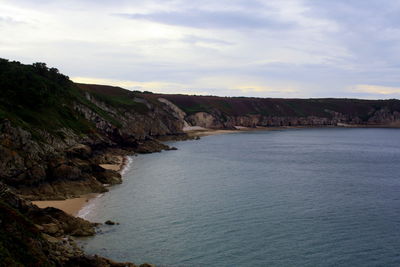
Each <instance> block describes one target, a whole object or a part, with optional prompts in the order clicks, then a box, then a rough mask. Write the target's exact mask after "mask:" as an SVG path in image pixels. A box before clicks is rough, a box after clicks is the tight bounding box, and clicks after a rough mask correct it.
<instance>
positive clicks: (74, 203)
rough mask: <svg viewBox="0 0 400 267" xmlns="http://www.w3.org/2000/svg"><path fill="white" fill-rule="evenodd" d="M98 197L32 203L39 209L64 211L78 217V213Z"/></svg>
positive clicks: (87, 196) (94, 194)
mask: <svg viewBox="0 0 400 267" xmlns="http://www.w3.org/2000/svg"><path fill="white" fill-rule="evenodd" d="M96 196H98V194H96V193H92V194H87V195H83V196H81V197H78V198H70V199H66V200H44V201H32V203H33V204H35V205H36V206H38V207H39V208H47V207H53V208H57V209H60V210H63V211H65V212H66V213H68V214H70V215H73V216H76V215H78V212H79V211H80V210H81V209H82V208H83V207H84V206H85V205H86V203H87V202H89V200H90V199H92V198H95V197H96Z"/></svg>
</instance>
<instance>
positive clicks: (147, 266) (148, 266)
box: [139, 262, 156, 267]
mask: <svg viewBox="0 0 400 267" xmlns="http://www.w3.org/2000/svg"><path fill="white" fill-rule="evenodd" d="M139 267H156V266H155V265H153V264H149V263H146V262H145V263H143V264H140V265H139Z"/></svg>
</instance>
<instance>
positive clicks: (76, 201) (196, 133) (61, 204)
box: [32, 125, 392, 218]
mask: <svg viewBox="0 0 400 267" xmlns="http://www.w3.org/2000/svg"><path fill="white" fill-rule="evenodd" d="M381 127H382V126H380V127H378V128H381ZM310 128H377V127H373V126H372V127H371V126H364V125H337V126H325V127H321V126H280V127H263V126H257V127H254V128H253V127H242V126H236V129H211V128H202V127H196V128H195V129H188V130H184V132H185V133H186V134H187V135H188V136H189V137H190V138H191V139H197V138H200V137H205V136H211V135H220V134H231V133H240V132H252V131H279V130H287V129H310ZM382 128H392V127H389V126H386V127H382ZM115 158H117V159H118V162H117V163H107V164H99V166H100V167H102V168H104V169H107V170H112V171H116V172H119V173H120V174H121V175H123V174H124V173H125V171H126V170H127V169H128V168H129V165H130V162H131V161H130V159H129V157H128V156H127V155H115ZM102 194H103V193H89V194H85V195H81V196H79V197H77V198H68V199H65V200H37V201H32V204H34V205H37V206H38V207H39V208H47V207H54V208H58V209H60V210H62V211H64V212H66V213H68V214H70V215H72V216H74V217H81V218H84V217H85V215H86V214H87V213H88V211H85V208H86V207H88V206H89V205H90V202H91V200H93V199H95V198H97V197H100V196H101V195H102Z"/></svg>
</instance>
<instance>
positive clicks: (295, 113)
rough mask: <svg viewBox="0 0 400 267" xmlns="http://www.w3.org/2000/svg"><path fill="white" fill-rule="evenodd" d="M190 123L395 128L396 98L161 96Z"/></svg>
mask: <svg viewBox="0 0 400 267" xmlns="http://www.w3.org/2000/svg"><path fill="white" fill-rule="evenodd" d="M163 98H165V99H167V100H168V101H170V102H171V103H173V104H174V105H176V107H177V108H179V109H180V110H181V111H182V112H184V114H185V115H184V116H183V118H184V120H185V121H187V122H188V123H189V124H190V125H191V126H201V127H204V128H214V129H222V128H227V129H233V128H235V126H243V127H256V126H264V127H279V126H346V125H347V126H369V127H379V126H381V127H382V126H383V127H399V125H400V117H399V114H400V101H399V100H356V99H261V98H226V97H212V96H184V95H163Z"/></svg>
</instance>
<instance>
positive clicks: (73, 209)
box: [32, 155, 130, 218]
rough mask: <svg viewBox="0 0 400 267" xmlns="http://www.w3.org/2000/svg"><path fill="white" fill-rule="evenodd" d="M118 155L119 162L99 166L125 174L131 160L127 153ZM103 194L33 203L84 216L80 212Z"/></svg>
mask: <svg viewBox="0 0 400 267" xmlns="http://www.w3.org/2000/svg"><path fill="white" fill-rule="evenodd" d="M116 157H117V158H118V159H119V162H118V163H115V164H99V166H101V167H102V168H104V169H107V170H112V171H117V172H119V173H120V174H121V175H123V173H124V171H125V169H126V168H127V167H129V165H130V161H129V159H128V156H126V155H124V156H122V155H118V156H116ZM102 194H104V193H89V194H85V195H81V196H79V197H76V198H67V199H63V200H37V201H32V204H34V205H36V206H38V207H39V208H42V209H44V208H47V207H53V208H57V209H60V210H62V211H64V212H65V213H67V214H69V215H72V216H74V217H81V218H84V217H85V214H80V213H81V212H82V211H83V210H84V209H85V207H87V206H88V205H89V204H90V201H91V200H93V199H95V198H97V197H99V196H101V195H102Z"/></svg>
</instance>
